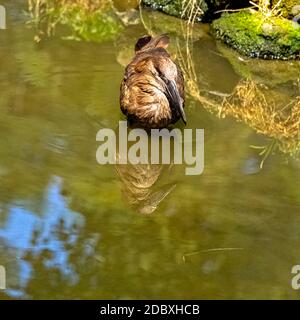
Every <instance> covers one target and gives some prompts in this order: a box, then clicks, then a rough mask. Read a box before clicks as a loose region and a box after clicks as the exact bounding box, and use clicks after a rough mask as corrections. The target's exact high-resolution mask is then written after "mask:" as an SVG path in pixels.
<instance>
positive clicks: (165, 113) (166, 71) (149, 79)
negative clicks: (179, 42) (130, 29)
mask: <svg viewBox="0 0 300 320" xmlns="http://www.w3.org/2000/svg"><path fill="white" fill-rule="evenodd" d="M168 45H169V37H168V36H167V35H161V36H158V37H156V38H152V37H150V36H145V37H143V38H141V39H139V41H138V42H137V44H136V46H135V53H136V55H135V57H134V58H133V60H132V61H131V62H130V63H129V65H128V66H127V67H126V70H125V76H124V80H123V82H122V85H121V96H120V105H121V110H122V112H123V113H124V114H125V115H126V116H127V118H128V120H129V121H131V122H133V123H135V124H137V125H139V126H142V127H145V128H164V127H167V126H169V125H170V124H173V123H175V122H177V121H178V120H179V119H180V118H182V120H183V121H184V123H186V117H185V113H184V110H183V108H184V78H183V74H182V71H181V70H180V68H179V66H178V65H177V64H176V63H175V62H174V61H173V60H172V59H171V57H170V55H169V53H168V52H167V50H166V48H167V47H168Z"/></svg>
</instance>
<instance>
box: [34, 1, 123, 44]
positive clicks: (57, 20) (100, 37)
mask: <svg viewBox="0 0 300 320" xmlns="http://www.w3.org/2000/svg"><path fill="white" fill-rule="evenodd" d="M28 3H29V12H30V15H31V21H30V23H31V24H32V25H33V26H34V27H35V28H36V30H37V35H36V37H35V40H36V41H37V42H38V41H40V40H41V38H42V37H43V36H45V35H46V36H51V35H53V34H54V33H55V30H56V27H57V26H59V25H61V26H65V27H66V29H67V31H65V32H64V35H65V34H66V35H65V36H64V37H65V38H68V39H75V40H86V41H95V42H101V41H107V40H113V39H115V38H116V37H117V36H118V35H119V33H120V32H121V31H122V30H123V24H122V22H121V20H120V19H119V18H118V16H117V15H116V13H115V11H114V8H113V4H112V2H111V1H109V0H96V1H90V0H75V1H74V0H73V1H71V0H29V1H28Z"/></svg>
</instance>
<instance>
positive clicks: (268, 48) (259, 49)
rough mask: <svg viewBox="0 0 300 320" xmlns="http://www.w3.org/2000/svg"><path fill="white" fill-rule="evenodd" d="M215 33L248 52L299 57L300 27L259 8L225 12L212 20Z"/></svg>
mask: <svg viewBox="0 0 300 320" xmlns="http://www.w3.org/2000/svg"><path fill="white" fill-rule="evenodd" d="M212 33H213V34H214V35H215V36H216V38H217V39H220V40H222V41H223V42H225V43H226V44H228V45H229V46H231V47H233V48H234V49H236V50H237V51H238V52H239V53H241V54H243V55H245V56H249V57H253V58H262V59H281V60H287V59H297V58H299V53H300V27H299V25H298V24H297V23H295V22H293V21H290V20H287V19H285V18H281V17H271V18H266V17H265V16H263V15H262V14H261V13H260V12H257V11H255V12H253V11H243V12H238V13H233V14H228V13H226V14H223V15H222V17H221V18H219V19H218V20H215V21H214V22H213V24H212Z"/></svg>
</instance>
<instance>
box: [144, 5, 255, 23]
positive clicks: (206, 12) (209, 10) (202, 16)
mask: <svg viewBox="0 0 300 320" xmlns="http://www.w3.org/2000/svg"><path fill="white" fill-rule="evenodd" d="M195 1H196V3H197V5H198V7H199V8H200V10H201V12H199V14H198V16H197V20H198V21H205V22H208V21H211V20H212V19H213V18H215V17H216V16H217V15H215V13H216V12H217V11H219V10H224V9H225V8H231V9H232V8H243V7H247V6H249V1H248V0H240V1H233V0H195ZM142 3H143V4H145V5H146V6H149V7H151V8H152V9H154V10H159V11H162V12H164V13H167V14H169V15H172V16H176V17H179V18H181V17H182V14H183V12H184V9H183V8H182V3H183V1H182V0H142ZM183 18H188V16H187V15H186V16H185V17H183Z"/></svg>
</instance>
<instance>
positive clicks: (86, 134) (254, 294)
mask: <svg viewBox="0 0 300 320" xmlns="http://www.w3.org/2000/svg"><path fill="white" fill-rule="evenodd" d="M5 4H7V5H6V8H7V18H8V28H7V30H0V56H1V59H0V68H1V71H0V88H1V95H0V114H1V116H0V132H1V139H0V265H3V266H5V268H6V276H7V289H6V290H4V291H0V298H12V299H13V298H21V299H30V298H34V299H59V298H61V299H66V298H68V299H73V298H74V299H85V298H90V299H104V298H107V299H110V298H112V299H161V298H168V299H198V298H199V299H223V298H228V299H237V298H241V299H246V298H251V299H262V298H274V299H277V298H288V299H297V298H298V297H300V292H297V291H295V290H293V289H292V287H291V279H292V274H291V269H292V266H294V265H296V264H300V253H299V247H300V163H299V161H298V160H297V158H295V157H291V156H289V155H288V154H285V153H283V152H280V151H278V152H274V153H271V154H270V156H269V157H268V158H267V159H266V161H265V163H264V166H263V167H262V168H260V164H261V160H262V156H260V155H259V152H260V150H259V149H255V148H251V146H253V145H254V146H265V145H269V144H270V141H271V142H272V140H271V138H270V137H268V136H267V135H262V134H258V133H257V131H256V130H254V129H253V128H252V127H251V125H247V124H245V122H243V121H241V122H238V121H236V120H235V119H234V118H233V117H226V118H224V119H223V118H219V117H217V116H216V114H214V113H212V112H209V110H208V109H207V108H204V106H203V105H202V104H201V102H199V101H198V100H197V99H194V98H192V97H191V96H189V98H188V100H187V103H186V114H187V119H188V124H187V128H192V129H196V128H201V129H202V128H203V129H204V130H205V170H204V173H203V174H202V175H200V176H186V175H185V174H184V168H183V167H181V166H174V167H167V168H161V167H159V166H156V167H149V168H143V167H138V166H137V167H131V166H128V167H122V168H117V167H115V166H113V165H107V166H100V165H99V164H97V162H96V156H95V155H96V150H97V147H98V145H99V144H98V143H97V142H96V133H97V131H98V130H99V129H100V128H104V127H105V128H113V129H114V128H116V127H117V125H118V121H119V120H124V118H123V116H122V114H121V112H120V111H119V102H118V100H119V85H120V82H121V79H122V76H123V72H124V65H126V61H127V59H128V57H129V58H130V56H131V54H132V53H131V51H130V48H132V47H133V45H134V43H135V40H136V39H137V38H138V37H139V36H141V35H143V34H145V33H146V32H147V31H146V30H145V28H144V25H143V24H142V23H140V24H137V25H132V26H128V27H127V28H126V29H125V30H124V32H123V34H122V35H121V36H120V39H119V40H118V41H115V42H105V43H87V42H76V41H66V40H62V39H60V38H59V37H58V36H57V37H53V38H51V39H46V40H44V41H42V42H41V43H40V44H35V43H34V41H33V37H34V31H33V30H31V29H28V28H27V27H26V25H25V21H26V19H25V18H24V16H23V14H22V9H24V8H25V5H24V4H23V2H22V1H14V4H11V2H10V1H6V2H5ZM149 15H151V16H153V15H154V16H155V14H153V13H149ZM170 21H171V22H170V23H169V24H168V30H164V26H162V27H160V28H161V32H166V31H168V32H170V30H169V29H170V28H173V29H174V30H176V29H177V24H178V20H170ZM166 25H167V24H166ZM155 26H156V27H157V24H155ZM197 34H198V35H197V37H196V38H195V39H194V40H193V41H194V43H193V47H194V50H193V62H194V63H195V66H196V73H197V76H198V78H199V79H200V80H201V81H200V80H199V81H200V83H202V84H203V87H205V88H206V89H207V90H208V91H213V92H217V93H218V94H221V95H226V94H228V93H231V92H232V91H233V90H234V88H235V87H236V86H237V84H238V83H239V82H240V81H242V77H243V75H242V74H241V73H240V72H238V68H237V67H236V66H234V65H233V64H232V63H230V59H229V58H228V57H224V48H221V47H220V46H219V45H218V44H216V43H215V42H214V40H213V39H212V38H211V37H210V35H209V33H208V27H207V26H198V27H197ZM178 37H179V36H178ZM171 39H172V42H173V43H175V42H176V34H175V33H172V32H171ZM179 41H182V40H180V39H179ZM240 60H242V58H240ZM278 66H281V69H284V70H286V69H289V68H290V69H293V73H292V75H287V76H286V77H287V79H283V80H282V82H281V81H280V79H282V78H283V77H284V76H282V77H281V76H279V75H278V74H277V76H278V77H277V78H276V79H277V80H278V81H277V82H276V83H275V84H274V83H272V84H270V83H269V85H270V86H271V87H272V92H273V93H274V92H275V93H278V95H281V96H282V95H283V94H284V95H287V96H290V97H294V96H296V95H297V94H298V91H299V82H300V81H299V79H300V78H297V77H298V74H300V73H299V71H300V67H299V66H298V65H295V64H293V63H290V62H285V65H284V66H283V65H282V63H280V62H278ZM258 68H259V64H257V69H256V67H255V65H254V66H252V69H253V70H254V71H253V72H254V73H255V71H257V73H256V77H255V79H257V81H259V79H260V80H261V79H262V78H263V79H265V81H266V82H267V81H269V82H271V81H272V80H273V77H270V74H267V72H265V71H262V69H261V68H260V69H258ZM265 70H268V69H267V68H265ZM270 71H271V70H270ZM274 78H275V75H274ZM177 127H179V128H181V129H182V128H183V126H182V124H180V123H179V124H178V125H177ZM151 179H152V180H151ZM132 181H133V182H132ZM131 182H132V183H131ZM132 185H135V186H136V188H132ZM145 185H146V187H145ZM146 212H147V213H149V212H152V213H151V214H144V213H146Z"/></svg>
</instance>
